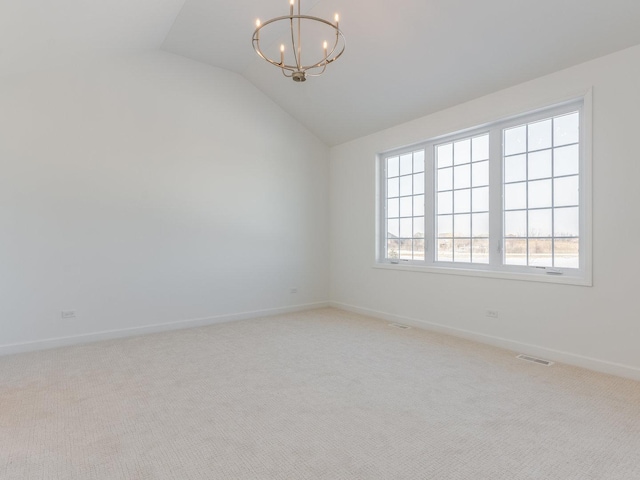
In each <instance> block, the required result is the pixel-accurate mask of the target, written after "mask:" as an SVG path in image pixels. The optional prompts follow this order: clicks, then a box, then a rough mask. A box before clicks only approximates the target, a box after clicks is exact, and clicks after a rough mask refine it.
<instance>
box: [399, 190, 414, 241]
mask: <svg viewBox="0 0 640 480" xmlns="http://www.w3.org/2000/svg"><path fill="white" fill-rule="evenodd" d="M412 206H413V199H412V198H411V197H402V198H401V199H400V216H401V217H410V216H411V215H413V210H412V208H411V207H412ZM402 236H403V237H404V235H402Z"/></svg>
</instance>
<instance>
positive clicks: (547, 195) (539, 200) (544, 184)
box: [529, 180, 551, 208]
mask: <svg viewBox="0 0 640 480" xmlns="http://www.w3.org/2000/svg"><path fill="white" fill-rule="evenodd" d="M550 206H551V180H537V181H535V182H529V208H544V207H550Z"/></svg>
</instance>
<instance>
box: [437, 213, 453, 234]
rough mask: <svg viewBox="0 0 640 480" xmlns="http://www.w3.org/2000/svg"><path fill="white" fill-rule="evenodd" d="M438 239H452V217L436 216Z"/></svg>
mask: <svg viewBox="0 0 640 480" xmlns="http://www.w3.org/2000/svg"><path fill="white" fill-rule="evenodd" d="M438 237H453V215H438Z"/></svg>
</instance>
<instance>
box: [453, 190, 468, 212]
mask: <svg viewBox="0 0 640 480" xmlns="http://www.w3.org/2000/svg"><path fill="white" fill-rule="evenodd" d="M453 211H454V212H455V213H464V212H470V211H471V190H469V189H466V190H456V191H455V192H453Z"/></svg>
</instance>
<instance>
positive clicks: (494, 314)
mask: <svg viewBox="0 0 640 480" xmlns="http://www.w3.org/2000/svg"><path fill="white" fill-rule="evenodd" d="M484 316H485V317H489V318H498V311H497V310H487V311H486V312H485V313H484Z"/></svg>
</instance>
